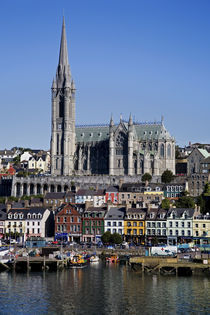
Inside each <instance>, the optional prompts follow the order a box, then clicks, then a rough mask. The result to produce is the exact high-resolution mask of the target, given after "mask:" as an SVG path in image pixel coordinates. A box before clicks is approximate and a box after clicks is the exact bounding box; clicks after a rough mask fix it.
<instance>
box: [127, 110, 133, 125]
mask: <svg viewBox="0 0 210 315" xmlns="http://www.w3.org/2000/svg"><path fill="white" fill-rule="evenodd" d="M128 125H129V126H131V125H133V118H132V116H131V113H130V117H129V122H128Z"/></svg>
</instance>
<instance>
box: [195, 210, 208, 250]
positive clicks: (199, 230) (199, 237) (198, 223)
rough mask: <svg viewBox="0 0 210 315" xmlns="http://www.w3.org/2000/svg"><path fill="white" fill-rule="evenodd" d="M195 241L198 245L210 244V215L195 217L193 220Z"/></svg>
mask: <svg viewBox="0 0 210 315" xmlns="http://www.w3.org/2000/svg"><path fill="white" fill-rule="evenodd" d="M193 239H194V243H195V244H196V245H201V246H202V245H209V244H210V215H209V213H207V214H206V215H201V214H199V215H195V216H194V218H193Z"/></svg>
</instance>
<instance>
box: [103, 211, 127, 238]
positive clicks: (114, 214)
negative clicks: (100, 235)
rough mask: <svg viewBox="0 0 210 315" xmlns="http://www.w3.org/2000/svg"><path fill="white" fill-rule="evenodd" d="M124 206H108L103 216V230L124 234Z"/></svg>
mask: <svg viewBox="0 0 210 315" xmlns="http://www.w3.org/2000/svg"><path fill="white" fill-rule="evenodd" d="M124 217H125V208H110V209H109V210H108V212H107V214H106V215H105V218H104V231H105V232H107V231H109V232H110V233H111V234H113V233H118V234H120V235H123V234H124Z"/></svg>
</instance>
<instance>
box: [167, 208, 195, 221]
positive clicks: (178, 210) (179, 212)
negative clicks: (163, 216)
mask: <svg viewBox="0 0 210 315" xmlns="http://www.w3.org/2000/svg"><path fill="white" fill-rule="evenodd" d="M172 212H174V214H175V216H176V218H177V219H178V218H181V217H182V215H183V213H184V212H186V214H187V216H188V218H189V219H190V218H192V217H193V215H194V212H195V209H192V208H187V209H186V208H171V209H169V210H168V216H170V215H171V213H172Z"/></svg>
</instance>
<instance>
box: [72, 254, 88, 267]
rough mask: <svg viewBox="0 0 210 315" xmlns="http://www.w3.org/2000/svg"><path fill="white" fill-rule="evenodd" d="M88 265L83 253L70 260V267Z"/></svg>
mask: <svg viewBox="0 0 210 315" xmlns="http://www.w3.org/2000/svg"><path fill="white" fill-rule="evenodd" d="M86 266H87V260H86V259H84V257H83V256H82V255H74V256H73V258H72V259H71V260H70V261H69V267H70V268H84V267H86Z"/></svg>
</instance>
